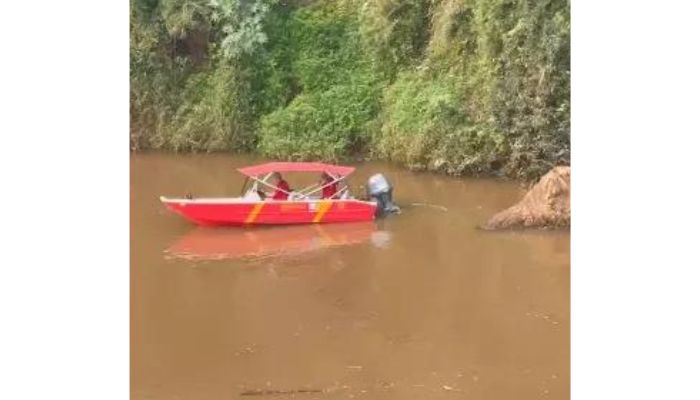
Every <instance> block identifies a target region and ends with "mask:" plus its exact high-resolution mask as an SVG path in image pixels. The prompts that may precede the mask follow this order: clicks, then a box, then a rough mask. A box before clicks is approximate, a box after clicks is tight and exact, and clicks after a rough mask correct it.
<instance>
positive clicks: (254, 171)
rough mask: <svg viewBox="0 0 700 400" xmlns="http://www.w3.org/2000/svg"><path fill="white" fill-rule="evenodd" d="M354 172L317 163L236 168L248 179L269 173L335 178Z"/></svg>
mask: <svg viewBox="0 0 700 400" xmlns="http://www.w3.org/2000/svg"><path fill="white" fill-rule="evenodd" d="M354 170H355V167H344V166H342V165H332V164H323V163H318V162H271V163H266V164H260V165H252V166H250V167H243V168H238V172H240V173H242V174H243V175H246V176H250V177H254V176H259V175H265V174H269V173H270V172H328V173H329V174H332V175H335V176H348V175H350V174H352V172H353V171H354Z"/></svg>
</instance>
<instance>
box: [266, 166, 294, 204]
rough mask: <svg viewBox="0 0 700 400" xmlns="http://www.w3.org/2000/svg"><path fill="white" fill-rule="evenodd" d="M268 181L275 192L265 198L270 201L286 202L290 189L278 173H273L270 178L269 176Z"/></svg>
mask: <svg viewBox="0 0 700 400" xmlns="http://www.w3.org/2000/svg"><path fill="white" fill-rule="evenodd" d="M270 180H271V183H272V185H273V186H274V187H275V191H274V192H272V193H269V194H268V195H267V198H268V199H272V200H287V198H288V197H289V193H291V191H292V189H290V188H289V184H288V183H287V181H285V180H284V179H283V178H282V175H281V174H280V173H279V172H273V173H272V176H270Z"/></svg>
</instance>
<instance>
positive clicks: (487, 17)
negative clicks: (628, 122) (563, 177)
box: [130, 0, 569, 179]
mask: <svg viewBox="0 0 700 400" xmlns="http://www.w3.org/2000/svg"><path fill="white" fill-rule="evenodd" d="M363 4H364V3H362V2H358V1H357V0H331V1H324V2H316V1H291V2H285V3H282V2H278V1H272V0H255V1H252V2H245V3H244V2H239V1H237V0H232V1H226V2H224V1H214V2H204V1H198V0H194V1H188V2H180V1H169V2H160V3H153V2H150V1H145V0H133V1H132V13H131V55H130V56H131V57H130V58H131V135H130V142H131V146H132V148H134V149H161V150H168V151H176V152H191V151H204V152H211V151H227V152H254V153H257V154H261V155H263V156H266V157H269V158H275V159H286V160H308V159H316V160H324V161H334V162H339V161H345V160H347V159H348V158H351V157H352V156H350V155H360V156H362V157H364V158H370V159H384V160H389V161H393V162H397V163H399V164H401V165H404V166H408V167H410V168H412V169H423V170H431V171H437V172H443V173H447V174H452V175H479V174H496V175H505V176H509V177H513V178H525V179H536V178H538V177H539V176H541V175H542V174H544V173H545V172H546V171H548V170H549V169H550V168H551V167H552V166H554V165H558V164H562V163H564V164H565V163H568V160H569V5H568V2H567V1H564V0H554V1H550V2H547V3H538V4H536V5H534V6H533V5H531V4H529V3H528V2H526V1H524V0H523V1H509V2H505V1H497V0H494V1H489V2H482V1H479V2H477V1H471V0H443V1H427V0H410V1H406V2H401V3H399V2H394V1H390V0H382V1H377V2H371V3H367V4H366V5H363Z"/></svg>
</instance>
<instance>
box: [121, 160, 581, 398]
mask: <svg viewBox="0 0 700 400" xmlns="http://www.w3.org/2000/svg"><path fill="white" fill-rule="evenodd" d="M262 161H263V160H261V159H255V158H251V157H232V156H230V155H163V154H134V155H132V156H131V394H132V398H133V399H143V400H146V399H157V400H161V399H163V400H165V399H172V400H175V399H180V400H182V399H193V400H194V399H197V400H208V399H212V400H213V399H238V398H241V399H256V398H272V397H274V398H278V399H279V398H281V399H284V398H295V399H350V398H357V399H380V400H381V399H456V398H462V399H466V398H469V399H490V400H498V399H568V398H569V385H570V379H569V332H570V323H569V294H570V292H569V279H570V268H569V252H570V247H569V239H570V236H569V233H568V232H562V231H556V232H500V233H495V232H484V231H479V230H477V229H475V227H476V226H477V225H478V224H480V223H482V222H484V221H485V220H486V219H488V217H489V216H490V215H492V214H493V213H495V212H497V211H499V210H501V209H503V208H505V207H507V206H509V205H511V204H513V203H515V202H516V201H517V200H518V199H519V198H520V197H521V196H522V195H523V194H524V193H525V190H524V189H523V188H521V187H519V186H518V185H517V184H515V183H512V182H503V181H498V180H487V179H464V178H452V177H447V176H442V175H435V174H429V173H417V172H411V171H407V170H405V169H402V168H399V167H396V166H392V165H390V164H384V163H364V164H361V165H358V170H357V171H356V172H355V174H354V175H353V176H352V179H351V185H352V187H356V188H358V189H357V190H359V186H360V185H363V184H364V183H365V182H366V180H367V178H368V177H369V176H370V175H371V174H373V173H375V172H382V173H384V174H385V175H386V176H387V177H389V179H390V180H391V181H392V184H393V185H394V199H395V200H396V202H397V203H398V204H399V205H400V206H401V207H402V213H401V214H400V215H396V216H392V217H390V218H387V219H384V220H381V221H378V222H376V223H374V222H373V223H354V224H335V225H312V226H296V227H289V228H279V227H278V228H274V227H273V228H249V229H242V228H223V229H222V228H219V229H211V228H210V229H203V228H197V227H195V226H193V225H191V224H189V223H187V222H186V221H184V220H183V219H181V218H180V217H179V216H177V215H174V214H172V213H169V212H168V211H167V210H166V209H165V208H164V207H163V206H162V205H161V204H160V202H159V200H158V198H159V196H161V195H165V196H170V197H178V196H182V195H184V194H185V193H192V194H193V195H194V196H202V197H205V196H206V197H209V196H236V195H238V194H239V191H240V187H241V185H242V183H243V178H242V177H241V176H240V175H239V174H238V173H237V172H236V171H235V169H234V167H237V166H243V165H249V164H254V163H257V162H262ZM316 178H317V177H315V176H313V177H311V179H312V180H314V179H316ZM288 180H290V183H291V184H292V186H293V187H294V186H295V184H300V183H298V182H300V181H299V180H298V177H296V176H290V177H289V179H288Z"/></svg>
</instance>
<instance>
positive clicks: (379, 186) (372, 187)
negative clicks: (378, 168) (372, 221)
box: [367, 174, 399, 216]
mask: <svg viewBox="0 0 700 400" xmlns="http://www.w3.org/2000/svg"><path fill="white" fill-rule="evenodd" d="M393 190H394V188H393V187H392V186H391V183H389V180H388V179H386V177H385V176H384V175H382V174H375V175H372V176H371V177H370V178H369V180H368V181H367V196H368V197H369V198H370V200H372V201H374V202H376V203H377V216H384V215H387V214H392V213H396V212H399V207H397V206H396V204H394V200H393Z"/></svg>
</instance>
